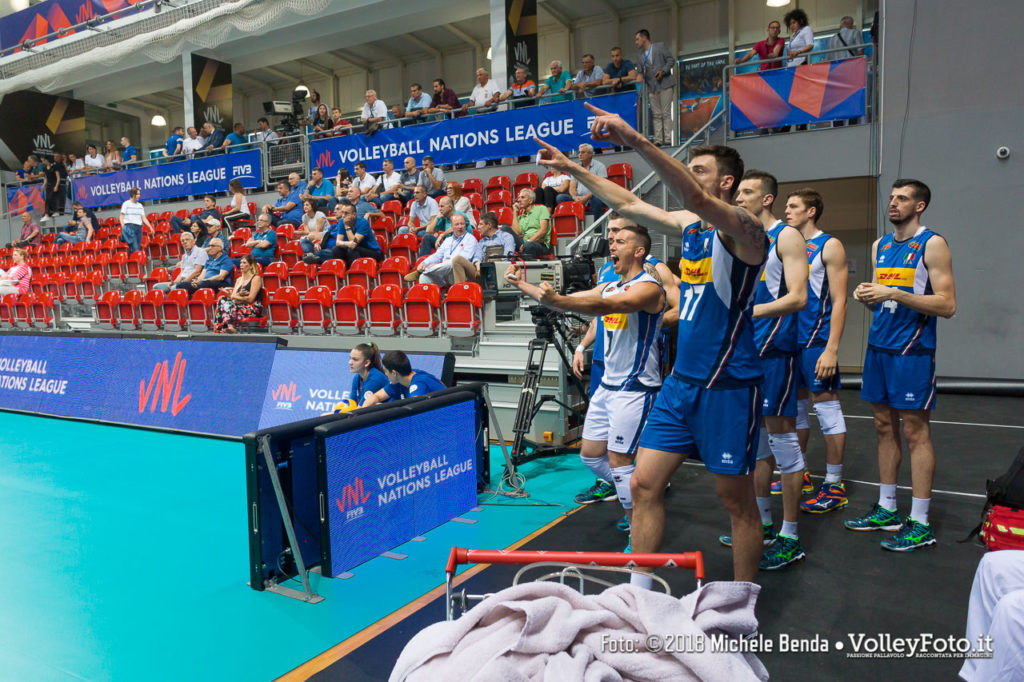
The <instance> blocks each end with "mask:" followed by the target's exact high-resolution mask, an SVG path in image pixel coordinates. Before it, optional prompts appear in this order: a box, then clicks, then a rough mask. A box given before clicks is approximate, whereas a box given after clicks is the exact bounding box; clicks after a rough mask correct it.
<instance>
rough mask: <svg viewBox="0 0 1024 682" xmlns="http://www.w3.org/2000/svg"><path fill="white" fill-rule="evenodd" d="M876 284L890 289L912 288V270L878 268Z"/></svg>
mask: <svg viewBox="0 0 1024 682" xmlns="http://www.w3.org/2000/svg"><path fill="white" fill-rule="evenodd" d="M878 283H879V284H884V285H885V286H890V287H911V286H914V269H913V268H878Z"/></svg>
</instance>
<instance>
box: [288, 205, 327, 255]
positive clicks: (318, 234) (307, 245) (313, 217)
mask: <svg viewBox="0 0 1024 682" xmlns="http://www.w3.org/2000/svg"><path fill="white" fill-rule="evenodd" d="M325 232H327V216H326V215H324V213H323V211H318V210H316V204H314V203H313V202H312V201H310V200H309V199H306V200H305V201H303V202H302V225H301V226H300V227H299V229H297V230H296V231H295V236H296V237H300V240H299V246H301V247H302V251H303V253H313V252H314V251H318V250H319V249H320V240H321V239H323V236H324V233H325ZM310 235H313V238H312V239H310Z"/></svg>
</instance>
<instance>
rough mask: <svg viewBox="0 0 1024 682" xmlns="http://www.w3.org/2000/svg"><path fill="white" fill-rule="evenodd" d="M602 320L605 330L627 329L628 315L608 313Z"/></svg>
mask: <svg viewBox="0 0 1024 682" xmlns="http://www.w3.org/2000/svg"><path fill="white" fill-rule="evenodd" d="M602 319H603V320H604V328H605V329H629V315H628V314H626V313H610V314H608V315H605V316H604V317H603V318H602Z"/></svg>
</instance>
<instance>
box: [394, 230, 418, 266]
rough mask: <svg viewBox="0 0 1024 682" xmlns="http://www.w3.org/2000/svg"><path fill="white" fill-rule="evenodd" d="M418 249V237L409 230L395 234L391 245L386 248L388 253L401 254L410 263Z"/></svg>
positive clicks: (414, 258)
mask: <svg viewBox="0 0 1024 682" xmlns="http://www.w3.org/2000/svg"><path fill="white" fill-rule="evenodd" d="M419 250H420V240H419V237H417V236H416V235H414V234H411V233H409V232H404V233H402V234H396V235H395V238H394V239H393V240H391V246H390V248H389V249H388V255H390V256H401V257H403V258H405V259H406V260H407V261H409V262H410V263H412V262H413V261H414V260H416V254H417V253H419Z"/></svg>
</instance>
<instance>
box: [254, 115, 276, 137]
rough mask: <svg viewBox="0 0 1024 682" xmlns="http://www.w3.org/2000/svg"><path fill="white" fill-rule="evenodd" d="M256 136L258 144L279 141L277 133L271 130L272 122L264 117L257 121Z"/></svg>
mask: <svg viewBox="0 0 1024 682" xmlns="http://www.w3.org/2000/svg"><path fill="white" fill-rule="evenodd" d="M254 134H255V136H256V141H257V142H273V141H274V140H276V139H277V133H275V132H274V131H273V130H271V129H270V121H268V120H267V119H266V118H264V117H260V118H258V119H256V130H255V131H254Z"/></svg>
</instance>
